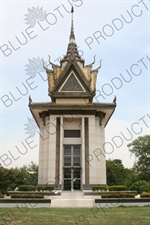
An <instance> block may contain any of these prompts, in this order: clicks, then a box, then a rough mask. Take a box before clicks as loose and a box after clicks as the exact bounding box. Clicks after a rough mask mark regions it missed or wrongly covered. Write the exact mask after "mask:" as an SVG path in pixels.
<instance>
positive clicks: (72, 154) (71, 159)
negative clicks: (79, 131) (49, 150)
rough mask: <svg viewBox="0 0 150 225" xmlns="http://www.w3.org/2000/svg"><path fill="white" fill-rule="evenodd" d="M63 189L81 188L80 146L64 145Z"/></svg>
mask: <svg viewBox="0 0 150 225" xmlns="http://www.w3.org/2000/svg"><path fill="white" fill-rule="evenodd" d="M63 173H64V180H63V183H64V190H80V189H81V146H80V145H65V146H64V168H63Z"/></svg>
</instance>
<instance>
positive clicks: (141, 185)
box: [129, 180, 150, 194]
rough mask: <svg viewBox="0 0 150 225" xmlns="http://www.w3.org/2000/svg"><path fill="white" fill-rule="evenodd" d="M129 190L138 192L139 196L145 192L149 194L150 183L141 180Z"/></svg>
mask: <svg viewBox="0 0 150 225" xmlns="http://www.w3.org/2000/svg"><path fill="white" fill-rule="evenodd" d="M129 189H130V190H134V191H137V192H138V193H139V194H141V193H142V192H144V191H146V192H149V191H150V182H147V181H145V180H139V181H137V182H135V183H133V184H132V185H131V186H130V187H129Z"/></svg>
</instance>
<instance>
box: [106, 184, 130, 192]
mask: <svg viewBox="0 0 150 225" xmlns="http://www.w3.org/2000/svg"><path fill="white" fill-rule="evenodd" d="M108 189H109V191H125V190H127V187H126V186H123V185H117V186H109V187H108Z"/></svg>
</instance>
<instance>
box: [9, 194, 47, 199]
mask: <svg viewBox="0 0 150 225" xmlns="http://www.w3.org/2000/svg"><path fill="white" fill-rule="evenodd" d="M11 198H44V195H42V194H12V195H11Z"/></svg>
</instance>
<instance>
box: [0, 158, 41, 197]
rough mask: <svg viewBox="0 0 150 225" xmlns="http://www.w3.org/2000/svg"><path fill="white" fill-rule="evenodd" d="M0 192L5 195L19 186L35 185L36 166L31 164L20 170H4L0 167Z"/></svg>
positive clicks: (36, 176)
mask: <svg viewBox="0 0 150 225" xmlns="http://www.w3.org/2000/svg"><path fill="white" fill-rule="evenodd" d="M0 177H1V178H0V191H1V192H2V193H3V194H6V193H7V191H13V190H14V189H15V188H16V187H18V186H19V185H37V178H38V166H37V165H36V164H34V163H33V162H31V163H30V165H28V166H23V167H21V168H10V169H7V168H4V167H2V166H1V165H0Z"/></svg>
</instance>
